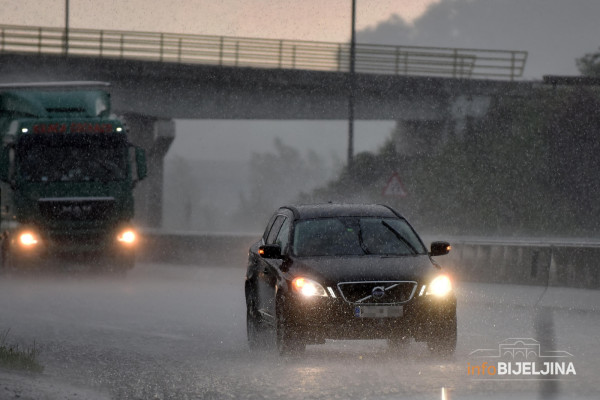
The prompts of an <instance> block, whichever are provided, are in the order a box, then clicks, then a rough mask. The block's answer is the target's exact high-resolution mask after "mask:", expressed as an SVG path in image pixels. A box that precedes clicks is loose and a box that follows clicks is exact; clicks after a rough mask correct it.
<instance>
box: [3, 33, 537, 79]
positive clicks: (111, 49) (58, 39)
mask: <svg viewBox="0 0 600 400" xmlns="http://www.w3.org/2000/svg"><path fill="white" fill-rule="evenodd" d="M0 52H24V53H38V54H65V55H74V56H92V57H106V58H122V59H142V60H153V61H161V62H174V63H191V64H209V65H222V66H236V67H260V68H283V69H305V70H322V71H338V72H347V71H348V70H349V65H350V62H349V60H350V45H349V44H348V43H332V42H311V41H298V40H276V39H254V38H239V37H228V36H207V35H180V34H171V33H153V32H127V31H115V30H92V29H69V33H68V37H67V36H66V35H65V30H64V29H62V28H52V27H30V26H16V25H0ZM526 61H527V52H524V51H504V50H480V49H458V48H457V49H452V48H441V47H416V46H389V45H372V44H357V45H356V72H358V73H373V74H392V75H421V76H445V77H453V78H499V79H510V80H514V79H515V78H519V77H522V75H523V70H524V68H525V62H526Z"/></svg>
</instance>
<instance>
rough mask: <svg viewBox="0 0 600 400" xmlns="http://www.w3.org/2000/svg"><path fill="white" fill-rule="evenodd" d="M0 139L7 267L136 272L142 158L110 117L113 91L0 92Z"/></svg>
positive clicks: (4, 260)
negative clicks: (58, 263) (59, 265)
mask: <svg viewBox="0 0 600 400" xmlns="http://www.w3.org/2000/svg"><path fill="white" fill-rule="evenodd" d="M0 138H1V145H2V147H1V153H0V181H1V184H0V188H1V190H2V191H1V197H2V198H1V200H2V207H1V217H2V219H1V232H2V233H1V235H2V236H1V237H2V245H1V256H2V265H3V266H4V267H17V268H18V267H21V266H23V265H25V264H27V265H35V266H40V267H43V266H44V265H45V263H46V262H48V261H50V260H56V259H62V260H65V261H69V260H80V259H85V260H86V261H98V260H101V261H105V263H103V264H104V265H106V266H109V267H111V268H114V269H117V270H123V269H127V268H131V267H133V265H134V259H135V247H136V244H137V243H136V242H137V233H136V231H135V229H134V228H133V226H132V218H133V216H134V200H133V188H134V186H135V184H136V182H138V181H139V180H141V179H143V178H144V177H145V175H146V162H145V153H144V150H143V149H141V148H138V147H136V146H134V145H132V144H130V143H129V141H128V139H127V135H126V127H125V125H124V124H123V122H122V121H121V120H119V119H118V118H117V117H116V116H114V115H113V114H111V110H110V96H109V93H108V92H106V91H105V90H92V89H83V88H80V87H67V88H66V89H65V88H62V87H58V88H54V87H53V88H51V89H48V88H19V89H13V88H8V89H6V90H3V88H2V87H0Z"/></svg>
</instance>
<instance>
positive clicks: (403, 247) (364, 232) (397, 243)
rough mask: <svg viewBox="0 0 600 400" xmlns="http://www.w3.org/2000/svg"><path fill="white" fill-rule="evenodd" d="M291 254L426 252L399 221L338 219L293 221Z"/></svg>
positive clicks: (405, 253)
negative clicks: (294, 223)
mask: <svg viewBox="0 0 600 400" xmlns="http://www.w3.org/2000/svg"><path fill="white" fill-rule="evenodd" d="M293 252H294V254H295V255H296V256H298V257H314V256H362V255H393V256H406V255H415V254H426V253H427V250H426V249H425V247H424V246H423V244H422V242H421V240H420V239H419V238H418V237H417V235H416V233H415V232H414V231H413V229H412V228H411V227H410V225H408V223H407V222H406V221H405V220H403V219H397V218H377V217H340V218H320V219H310V220H304V221H299V222H297V223H296V225H295V228H294V240H293Z"/></svg>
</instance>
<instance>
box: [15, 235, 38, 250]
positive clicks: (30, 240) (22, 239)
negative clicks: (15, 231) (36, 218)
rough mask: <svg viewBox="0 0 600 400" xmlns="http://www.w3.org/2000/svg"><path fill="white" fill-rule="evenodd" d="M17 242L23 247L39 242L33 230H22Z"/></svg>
mask: <svg viewBox="0 0 600 400" xmlns="http://www.w3.org/2000/svg"><path fill="white" fill-rule="evenodd" d="M19 243H20V244H21V245H22V246H25V247H31V246H34V245H36V244H38V243H39V240H38V237H37V235H35V234H34V233H33V232H23V233H21V234H20V235H19Z"/></svg>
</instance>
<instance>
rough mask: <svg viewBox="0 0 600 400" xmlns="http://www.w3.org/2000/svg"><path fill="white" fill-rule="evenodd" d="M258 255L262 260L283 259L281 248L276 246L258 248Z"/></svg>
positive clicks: (268, 245)
mask: <svg viewBox="0 0 600 400" xmlns="http://www.w3.org/2000/svg"><path fill="white" fill-rule="evenodd" d="M258 254H259V255H260V256H261V257H262V258H283V257H282V255H281V247H280V246H279V245H278V244H265V245H264V246H260V247H259V248H258Z"/></svg>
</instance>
